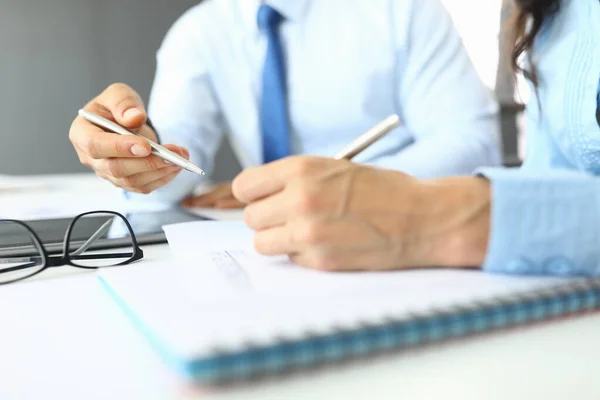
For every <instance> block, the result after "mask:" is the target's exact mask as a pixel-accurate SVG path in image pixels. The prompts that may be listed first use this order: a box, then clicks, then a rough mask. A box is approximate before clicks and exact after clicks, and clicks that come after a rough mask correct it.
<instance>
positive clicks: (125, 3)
mask: <svg viewBox="0 0 600 400" xmlns="http://www.w3.org/2000/svg"><path fill="white" fill-rule="evenodd" d="M198 2H199V1H198V0H0V174H16V175H20V174H41V173H64V172H83V171H87V169H86V168H85V167H83V166H81V165H80V164H79V161H78V159H77V156H76V155H75V151H74V150H73V148H72V146H71V144H70V142H69V140H68V131H69V127H70V124H71V121H72V120H73V118H74V116H75V114H76V112H77V110H78V109H79V108H80V107H81V106H82V105H83V104H85V103H86V102H87V101H89V100H90V99H92V98H93V97H94V96H96V95H97V94H98V93H100V92H101V91H102V90H103V89H104V88H105V87H106V86H108V85H109V84H110V83H113V82H126V83H127V84H129V85H131V86H132V87H134V88H135V89H136V90H137V91H138V92H139V93H140V94H141V95H142V97H143V98H144V99H147V98H148V94H149V92H150V88H151V84H152V80H153V77H154V71H155V53H156V50H157V49H158V47H159V45H160V43H161V41H162V38H163V37H164V34H165V33H166V31H167V29H168V28H169V27H170V26H171V24H172V23H173V22H174V21H175V20H176V19H177V18H178V17H179V16H180V15H181V14H182V13H183V12H184V11H185V10H186V9H188V8H189V7H191V6H193V5H195V4H197V3H198ZM432 112H434V110H432ZM502 119H503V126H504V129H505V135H504V137H505V140H504V142H505V143H504V148H505V151H506V152H508V153H511V154H515V153H516V140H515V137H516V135H515V129H516V127H515V124H514V111H513V110H512V109H510V108H509V109H508V110H507V109H505V112H504V113H503V118H502ZM237 171H239V164H238V163H237V160H236V159H235V157H234V155H233V153H232V152H231V149H230V147H229V146H228V145H227V144H225V146H224V147H223V148H222V149H221V151H220V153H219V155H218V157H217V162H216V168H215V176H214V177H213V178H214V179H215V180H225V179H231V178H232V177H233V176H234V175H235V174H236V172H237Z"/></svg>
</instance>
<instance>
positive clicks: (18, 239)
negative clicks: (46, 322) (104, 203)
mask: <svg viewBox="0 0 600 400" xmlns="http://www.w3.org/2000/svg"><path fill="white" fill-rule="evenodd" d="M123 216H125V217H126V218H127V220H128V221H129V223H130V225H131V227H132V229H133V232H134V234H135V237H136V238H137V241H138V244H139V245H148V244H159V243H166V241H167V240H166V237H165V234H164V232H163V230H162V226H163V225H168V224H174V223H179V222H189V221H202V220H208V219H209V218H206V217H202V216H198V215H195V214H192V213H190V212H188V211H186V210H185V209H182V208H173V209H167V210H160V211H139V212H132V213H125V214H123ZM72 220H73V218H60V219H45V220H34V221H24V222H25V223H26V224H27V225H28V226H30V227H31V228H32V229H33V230H34V231H35V233H36V234H37V235H38V236H39V238H40V240H41V241H42V243H43V245H44V247H45V248H46V250H47V251H48V253H49V254H59V253H62V250H63V241H64V238H65V233H66V231H67V228H68V227H69V224H70V222H71V221H72ZM109 220H111V219H110V218H107V217H106V215H99V216H98V217H91V218H87V219H86V221H85V223H84V224H83V223H78V224H77V229H76V232H75V231H74V237H72V240H75V241H77V242H82V243H83V242H85V241H86V240H88V239H89V238H90V237H91V236H92V235H94V234H95V233H96V232H97V231H98V227H99V226H102V225H103V224H106V223H107V221H109ZM110 224H112V226H110V227H108V229H107V230H106V231H107V234H105V235H104V236H103V237H101V238H99V239H98V240H96V241H95V242H94V246H93V247H94V248H95V249H110V248H117V247H121V246H124V245H127V244H130V243H131V239H130V238H129V231H128V229H126V227H125V226H123V225H124V224H122V223H119V221H118V219H115V220H114V221H112V222H110ZM30 245H31V239H30V238H29V235H28V234H27V233H26V231H25V230H23V229H15V226H14V225H11V224H0V256H4V257H6V256H20V255H28V253H29V252H30V251H31V246H30Z"/></svg>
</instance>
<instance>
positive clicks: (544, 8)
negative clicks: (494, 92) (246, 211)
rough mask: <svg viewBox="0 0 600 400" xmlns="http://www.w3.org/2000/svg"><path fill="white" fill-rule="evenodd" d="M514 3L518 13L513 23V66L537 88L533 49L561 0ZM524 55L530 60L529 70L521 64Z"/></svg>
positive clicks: (518, 0)
mask: <svg viewBox="0 0 600 400" xmlns="http://www.w3.org/2000/svg"><path fill="white" fill-rule="evenodd" d="M514 2H515V4H516V6H517V12H516V14H515V15H514V20H513V22H512V29H513V32H512V33H513V35H512V39H511V42H513V49H512V55H511V56H512V58H511V64H512V67H513V70H514V71H515V72H517V73H522V74H523V75H524V76H525V77H526V78H527V79H529V80H530V81H531V82H532V83H533V84H534V85H535V86H536V87H537V86H538V83H539V80H538V74H537V72H536V68H535V65H534V64H533V62H532V61H531V49H532V48H533V44H534V42H535V38H536V37H537V35H538V34H539V33H540V30H541V29H542V26H543V25H544V22H546V20H547V19H548V18H550V17H551V16H552V15H553V14H555V13H556V12H558V10H559V8H560V0H514ZM524 53H527V57H528V59H529V69H525V68H523V66H521V65H520V64H519V58H520V57H521V56H522V55H523V54H524Z"/></svg>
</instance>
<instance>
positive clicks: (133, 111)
mask: <svg viewBox="0 0 600 400" xmlns="http://www.w3.org/2000/svg"><path fill="white" fill-rule="evenodd" d="M142 114H143V112H142V110H139V109H137V108H130V109H129V110H127V111H125V112H124V113H123V118H125V119H134V118H136V117H139V116H140V115H142Z"/></svg>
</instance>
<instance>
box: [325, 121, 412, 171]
mask: <svg viewBox="0 0 600 400" xmlns="http://www.w3.org/2000/svg"><path fill="white" fill-rule="evenodd" d="M399 125H400V117H399V116H397V115H396V114H392V115H390V116H389V117H387V118H386V119H384V120H383V121H381V122H379V123H378V124H377V125H375V126H374V127H372V128H371V129H369V130H368V131H366V132H365V133H363V134H362V135H360V136H359V137H358V138H356V139H355V140H354V141H352V142H351V143H350V144H348V145H347V146H346V147H344V148H343V149H342V150H340V151H339V152H338V153H337V154H336V155H335V156H333V158H335V159H336V160H342V159H346V160H351V159H352V158H354V157H355V156H356V155H358V154H359V153H360V152H361V151H363V150H365V149H366V148H367V147H369V146H370V145H372V144H373V143H375V142H376V141H378V140H379V139H381V138H382V137H384V136H385V135H387V134H388V133H389V132H391V131H392V130H394V128H396V127H398V126H399Z"/></svg>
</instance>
